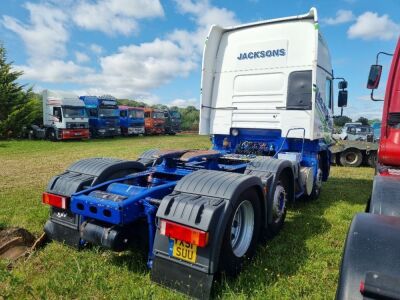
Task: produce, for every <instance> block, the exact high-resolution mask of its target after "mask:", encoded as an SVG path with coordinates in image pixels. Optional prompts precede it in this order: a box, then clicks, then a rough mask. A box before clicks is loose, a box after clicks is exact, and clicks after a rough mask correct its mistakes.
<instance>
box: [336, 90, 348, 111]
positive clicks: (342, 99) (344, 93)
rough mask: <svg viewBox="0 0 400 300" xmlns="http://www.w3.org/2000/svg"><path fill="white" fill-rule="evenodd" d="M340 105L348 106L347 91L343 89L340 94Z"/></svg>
mask: <svg viewBox="0 0 400 300" xmlns="http://www.w3.org/2000/svg"><path fill="white" fill-rule="evenodd" d="M338 106H339V107H346V106H347V91H346V90H341V91H339V95H338Z"/></svg>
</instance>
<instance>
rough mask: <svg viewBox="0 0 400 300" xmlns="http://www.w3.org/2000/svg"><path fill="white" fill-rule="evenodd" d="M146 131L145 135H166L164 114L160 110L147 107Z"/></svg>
mask: <svg viewBox="0 0 400 300" xmlns="http://www.w3.org/2000/svg"><path fill="white" fill-rule="evenodd" d="M144 130H145V134H164V133H165V117H164V112H163V111H162V110H159V109H155V108H151V107H146V108H145V109H144Z"/></svg>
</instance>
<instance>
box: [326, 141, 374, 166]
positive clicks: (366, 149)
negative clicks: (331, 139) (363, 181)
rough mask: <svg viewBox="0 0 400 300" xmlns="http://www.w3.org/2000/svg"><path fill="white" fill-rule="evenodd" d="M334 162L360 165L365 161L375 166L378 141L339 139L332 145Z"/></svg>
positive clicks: (345, 164)
mask: <svg viewBox="0 0 400 300" xmlns="http://www.w3.org/2000/svg"><path fill="white" fill-rule="evenodd" d="M330 150H331V152H332V162H333V163H335V164H337V165H342V166H345V167H359V166H361V165H362V164H363V163H364V164H367V165H368V166H370V167H373V168H375V166H376V159H377V152H378V143H376V142H367V141H350V140H344V141H337V142H336V143H335V144H334V145H333V146H331V147H330Z"/></svg>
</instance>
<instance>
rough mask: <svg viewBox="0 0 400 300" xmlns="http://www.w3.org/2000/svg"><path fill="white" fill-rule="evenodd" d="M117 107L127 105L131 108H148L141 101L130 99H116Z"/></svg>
mask: <svg viewBox="0 0 400 300" xmlns="http://www.w3.org/2000/svg"><path fill="white" fill-rule="evenodd" d="M117 103H118V105H127V106H132V107H148V105H147V104H146V103H144V102H142V101H136V100H130V99H117Z"/></svg>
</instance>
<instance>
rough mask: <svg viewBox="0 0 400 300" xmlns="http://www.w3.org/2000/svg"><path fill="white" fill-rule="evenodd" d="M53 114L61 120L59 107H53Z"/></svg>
mask: <svg viewBox="0 0 400 300" xmlns="http://www.w3.org/2000/svg"><path fill="white" fill-rule="evenodd" d="M53 116H54V117H56V118H57V119H58V122H62V115H61V107H53Z"/></svg>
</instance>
